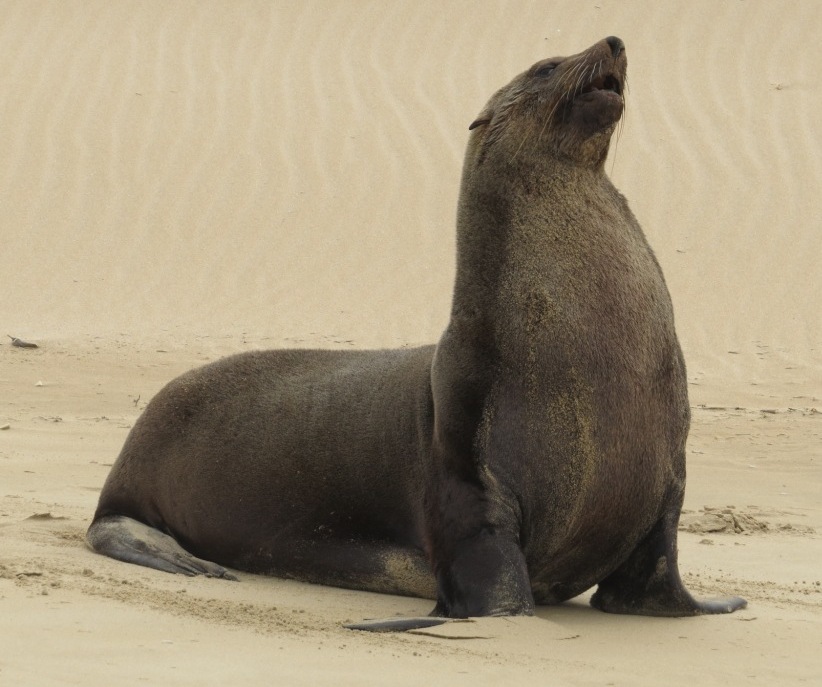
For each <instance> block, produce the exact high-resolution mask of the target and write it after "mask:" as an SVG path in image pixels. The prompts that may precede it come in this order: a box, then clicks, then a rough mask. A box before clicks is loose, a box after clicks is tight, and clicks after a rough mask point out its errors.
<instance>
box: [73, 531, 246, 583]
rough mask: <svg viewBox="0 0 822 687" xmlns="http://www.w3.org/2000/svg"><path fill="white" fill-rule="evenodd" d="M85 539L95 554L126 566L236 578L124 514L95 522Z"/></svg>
mask: <svg viewBox="0 0 822 687" xmlns="http://www.w3.org/2000/svg"><path fill="white" fill-rule="evenodd" d="M86 540H87V541H88V543H89V545H90V546H91V548H92V549H94V550H95V551H97V553H102V554H105V555H106V556H111V557H112V558H116V559H117V560H120V561H125V562H126V563H136V564H137V565H145V566H146V567H148V568H155V569H157V570H163V571H164V572H170V573H180V574H182V575H189V576H191V575H205V576H206V577H221V578H223V579H225V580H236V579H237V578H236V577H234V575H232V574H231V573H230V572H228V570H226V569H225V568H223V567H222V566H220V565H217V564H216V563H211V562H209V561H204V560H202V559H201V558H197V557H196V556H192V555H191V554H190V553H189V552H188V551H186V550H185V549H184V548H183V547H181V546H180V545H179V544H178V543H177V542H176V541H175V540H174V539H173V538H172V537H170V536H169V535H167V534H163V533H162V532H160V531H159V530H156V529H154V528H153V527H149V526H148V525H146V524H144V523H142V522H139V521H138V520H133V519H132V518H128V517H126V516H124V515H106V516H104V517H102V518H100V519H99V520H96V521H94V522H93V523H92V524H91V527H89V528H88V532H87V533H86Z"/></svg>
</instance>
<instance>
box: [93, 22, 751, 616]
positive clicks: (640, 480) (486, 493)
mask: <svg viewBox="0 0 822 687" xmlns="http://www.w3.org/2000/svg"><path fill="white" fill-rule="evenodd" d="M625 68H626V59H625V51H624V46H623V44H622V42H621V41H620V40H619V39H618V38H614V37H611V38H608V39H606V40H604V41H601V42H600V43H597V44H596V45H594V46H592V47H591V48H589V49H588V50H586V51H585V52H583V53H580V54H579V55H576V56H573V57H570V58H556V59H553V60H546V61H544V62H540V63H538V64H536V65H534V67H532V68H531V69H530V70H528V71H527V72H525V73H524V74H521V75H520V76H519V77H517V78H516V79H515V80H514V81H513V82H512V83H511V84H509V85H508V86H506V87H505V88H503V89H502V90H500V91H499V92H498V93H497V94H496V95H495V96H494V97H493V98H492V99H491V101H490V102H489V103H488V105H487V106H486V108H485V110H484V111H483V112H482V114H481V115H480V117H479V118H478V119H477V121H475V122H474V124H472V126H471V128H472V129H473V130H474V132H473V134H472V136H471V140H470V142H469V145H468V151H467V153H466V160H465V166H464V169H463V183H462V190H461V195H460V203H459V213H458V250H457V276H456V285H455V289H454V298H453V305H452V312H451V318H450V322H449V325H448V327H447V329H446V331H445V333H444V334H443V336H442V339H441V340H440V342H439V344H438V345H437V347H436V348H434V347H422V348H417V349H405V350H397V351H361V352H335V351H270V352H262V353H248V354H243V355H239V356H235V357H232V358H228V359H225V360H223V361H220V362H217V363H214V364H212V365H208V366H206V367H203V368H200V369H198V370H194V371H192V372H189V373H187V374H185V375H183V376H181V377H179V378H178V379H176V380H174V381H173V382H171V383H170V384H169V385H168V386H167V387H166V388H165V389H163V390H162V391H161V392H160V393H159V394H158V395H157V397H156V398H155V399H154V400H153V401H152V402H151V404H150V405H149V407H148V408H147V409H146V411H145V413H144V415H143V416H142V417H141V418H140V419H139V420H138V422H137V424H136V425H135V427H134V429H133V430H132V432H131V434H130V435H129V438H128V439H127V441H126V444H125V446H124V447H123V451H122V453H121V455H120V457H119V459H118V460H117V462H116V463H115V465H114V467H113V469H112V472H111V475H110V476H109V479H108V481H107V482H106V485H105V487H104V489H103V492H102V494H101V497H100V504H99V506H98V510H97V513H96V515H95V519H94V522H93V523H92V525H91V527H90V529H89V535H88V539H89V542H90V543H91V545H92V546H93V547H94V548H95V549H96V550H98V551H100V552H102V553H106V554H108V555H110V556H113V557H115V558H120V559H123V560H128V561H132V562H136V563H141V564H143V565H148V566H151V567H156V568H160V569H163V570H169V571H174V572H186V573H190V574H191V573H204V574H209V575H215V576H224V577H226V576H230V575H229V573H227V571H226V570H225V569H224V568H223V567H222V566H223V565H226V566H231V567H235V568H238V569H241V570H246V571H252V572H262V573H268V574H274V575H280V576H285V577H293V578H297V579H302V580H307V581H311V582H320V583H325V584H333V585H339V586H345V587H351V588H355V589H367V590H372V591H381V592H395V593H401V594H411V595H418V596H430V597H436V599H437V606H436V608H435V611H434V612H435V613H436V614H439V615H446V616H451V617H463V616H468V615H494V614H523V613H532V612H533V608H534V603H535V602H536V603H554V602H559V601H562V600H564V599H567V598H570V597H572V596H575V595H576V594H579V593H580V592H582V591H584V590H586V589H588V588H590V587H592V586H593V585H598V590H597V592H596V594H595V595H594V597H593V598H592V603H593V605H595V606H597V607H598V608H601V609H603V610H606V611H612V612H624V613H640V614H650V615H692V614H696V613H703V612H708V613H716V612H728V611H732V610H735V609H737V608H740V607H742V606H744V604H745V602H744V601H743V600H742V599H738V598H730V599H725V600H717V601H703V602H698V601H696V600H694V599H693V598H692V597H691V596H690V595H689V594H688V592H687V591H686V590H685V589H684V587H683V586H682V583H681V581H680V578H679V574H678V571H677V558H676V527H677V522H678V519H679V511H680V507H681V504H682V498H683V494H684V485H685V440H686V436H687V432H688V422H689V410H688V398H687V384H686V377H685V365H684V362H683V359H682V354H681V351H680V348H679V344H678V342H677V339H676V334H675V331H674V324H673V312H672V307H671V302H670V297H669V295H668V291H667V288H666V286H665V281H664V279H663V277H662V273H661V271H660V269H659V265H658V263H657V262H656V259H655V258H654V255H653V253H652V251H651V249H650V248H649V246H648V244H647V242H646V240H645V237H644V235H643V233H642V230H641V229H640V227H639V225H638V223H637V221H636V219H635V218H634V216H633V214H632V213H631V211H630V210H629V208H628V206H627V203H626V202H625V200H624V198H623V197H622V196H621V195H620V194H619V193H618V192H617V191H616V189H614V187H613V185H612V184H611V182H610V181H609V180H608V178H607V177H606V176H605V173H604V170H603V165H604V160H605V157H606V155H607V151H608V145H609V142H610V138H611V135H612V133H613V131H614V127H615V125H616V123H617V122H618V120H619V118H620V116H621V114H622V110H623V101H622V89H623V84H624V79H625ZM192 554H193V555H192ZM195 556H196V557H195ZM210 561H216V562H217V563H212V562H210Z"/></svg>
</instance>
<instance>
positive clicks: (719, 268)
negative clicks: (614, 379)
mask: <svg viewBox="0 0 822 687" xmlns="http://www.w3.org/2000/svg"><path fill="white" fill-rule="evenodd" d="M820 25H822V4H820V3H818V2H815V1H814V0H805V1H800V0H794V1H792V2H787V3H771V2H765V1H759V2H754V1H749V2H745V3H731V2H727V3H718V2H714V1H713V0H696V1H694V2H690V3H687V4H682V3H651V2H633V3H604V2H603V3H598V4H592V5H590V6H586V7H584V8H583V7H580V6H579V5H578V3H574V2H570V0H566V1H564V2H555V3H551V4H550V5H549V6H546V5H545V4H544V3H537V2H499V3H475V2H467V1H465V2H448V3H437V4H436V5H433V4H432V5H430V6H429V5H426V3H422V4H420V3H419V2H414V3H412V2H390V3H386V2H366V1H360V0H358V1H352V2H327V1H316V2H280V3H269V2H262V1H253V0H238V1H237V2H231V3H228V2H174V3H168V2H160V1H159V0H148V1H147V2H139V3H138V2H118V3H110V2H100V1H98V0H89V1H86V2H62V3H50V2H43V1H36V0H32V1H30V2H15V1H8V2H4V3H3V12H2V16H0V127H2V136H0V181H2V184H3V213H2V217H0V232H2V234H1V235H2V239H3V250H2V253H0V270H2V278H3V298H2V303H0V316H2V321H4V322H6V323H8V324H9V326H11V327H13V328H14V329H15V330H16V331H17V332H19V333H20V334H21V335H23V334H25V335H27V336H31V337H32V338H37V337H40V338H44V337H45V338H48V337H71V336H82V335H86V334H90V333H100V334H123V335H125V336H129V337H131V336H142V335H151V333H152V332H164V331H165V332H170V333H174V332H177V333H180V332H188V333H192V334H194V335H201V334H203V333H204V332H212V333H221V334H235V335H236V334H241V333H243V332H249V333H252V334H255V335H258V336H263V335H265V336H269V337H271V338H272V339H273V340H275V341H281V342H282V341H284V340H285V339H286V338H288V337H307V338H308V339H309V340H310V339H311V337H312V336H319V333H322V332H325V333H327V334H328V335H333V336H337V338H336V339H333V340H332V341H337V342H345V341H355V342H356V345H387V346H393V345H399V344H402V343H406V342H418V341H428V340H433V339H435V338H436V336H437V335H438V333H439V331H440V330H441V328H442V326H443V324H444V322H445V319H446V317H447V310H448V303H449V298H450V289H451V279H452V274H453V249H454V240H453V218H454V214H455V203H456V198H457V193H458V184H459V168H460V163H461V157H462V151H463V149H464V145H465V141H466V139H467V136H468V131H467V125H468V124H469V123H470V122H471V120H472V118H473V116H474V115H475V114H476V113H477V112H478V111H479V110H480V108H481V107H482V105H483V104H484V102H485V100H486V99H487V97H488V96H489V95H490V94H491V92H492V91H493V90H494V89H495V88H497V87H498V86H500V85H501V84H502V83H504V82H506V81H507V80H508V79H509V78H511V76H512V75H513V74H515V73H517V72H518V71H520V70H521V69H523V68H524V67H526V66H527V65H529V64H530V63H531V62H533V61H534V60H536V59H538V58H541V57H545V56H548V55H553V54H562V53H565V52H571V51H576V50H577V49H580V48H582V47H584V46H586V45H588V44H590V43H591V42H592V41H593V40H596V39H598V38H600V37H602V36H605V35H608V34H617V35H620V36H621V37H622V38H623V39H624V40H625V41H626V43H627V46H628V51H629V59H630V62H631V66H630V70H629V71H630V92H629V101H628V112H627V121H626V124H625V127H624V130H623V132H622V135H621V137H620V139H619V142H618V145H617V147H616V150H615V155H613V156H612V160H611V161H610V162H609V163H608V164H609V169H610V171H611V173H612V175H613V177H614V179H615V181H616V182H617V184H618V185H619V186H620V188H622V189H623V190H624V192H625V194H626V195H627V196H628V198H629V199H630V201H631V203H632V206H633V207H634V209H635V212H636V213H637V215H638V216H639V218H640V221H641V222H642V223H643V226H644V227H645V228H646V231H647V233H648V235H649V239H650V240H651V243H652V244H653V246H654V247H655V249H656V252H657V254H658V256H659V259H660V262H661V263H662V264H663V267H664V269H665V271H666V275H667V278H668V281H669V284H670V286H671V290H672V292H673V295H674V301H675V305H676V309H677V314H678V322H679V329H680V332H681V336H682V339H683V342H684V344H685V347H686V353H687V355H688V358H689V360H690V361H693V362H692V365H691V367H692V370H694V371H695V374H711V371H712V370H723V369H724V370H725V372H728V371H729V370H730V373H731V374H732V375H736V376H737V377H738V380H737V381H739V382H740V383H746V380H747V377H746V375H750V365H748V364H747V363H755V364H756V365H759V364H760V363H761V362H763V358H764V359H765V360H764V366H763V365H759V367H758V368H757V369H759V370H766V368H767V370H766V371H765V372H762V374H763V375H765V376H767V375H770V376H772V377H773V376H774V375H777V373H778V371H779V370H783V369H784V368H785V367H793V368H794V369H800V370H802V371H803V374H805V373H807V371H808V370H811V371H812V372H815V373H816V374H819V369H820V366H821V365H822V363H821V362H820V348H822V323H820V310H822V309H820V308H819V299H818V296H815V292H816V291H817V290H818V288H817V287H818V284H819V283H820V278H822V274H820V271H822V267H820V265H822V249H821V248H820V238H819V237H820V228H821V227H820V219H819V218H820V216H822V211H821V210H822V208H821V207H820V205H821V204H822V201H820V194H819V188H821V187H822V149H821V148H822V143H821V142H820V136H819V117H818V113H819V112H820V111H822V97H821V96H820V87H819V85H818V79H817V78H815V73H814V68H815V66H816V65H818V64H819V62H820V59H819V58H820V57H822V55H820V46H819V42H818V41H817V40H816V39H815V37H813V36H811V35H810V33H809V32H810V31H811V29H810V27H815V26H820ZM729 350H734V351H736V353H737V354H738V355H742V356H748V359H747V363H746V364H745V365H741V366H740V365H739V362H738V359H734V360H730V359H729V358H728V355H729V354H728V353H727V351H729ZM729 366H730V367H729ZM706 371H707V372H706ZM755 374H760V373H759V372H756V373H755ZM797 374H798V373H797Z"/></svg>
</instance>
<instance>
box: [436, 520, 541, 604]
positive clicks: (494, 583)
mask: <svg viewBox="0 0 822 687" xmlns="http://www.w3.org/2000/svg"><path fill="white" fill-rule="evenodd" d="M533 614H534V596H533V593H532V592H531V582H530V579H529V577H528V568H527V566H526V564H525V557H524V556H523V554H522V551H521V550H520V548H519V546H518V545H517V543H516V542H515V541H514V540H513V539H510V538H508V537H506V536H504V535H502V534H499V533H495V532H492V531H490V530H488V529H483V530H481V531H480V532H479V533H477V534H476V535H474V536H472V537H469V538H467V539H464V540H462V541H458V542H456V543H455V544H454V548H453V556H452V557H450V560H449V561H447V562H446V563H442V564H440V566H439V569H438V570H437V606H436V608H435V609H434V611H433V612H432V615H440V616H447V617H449V618H469V617H477V616H500V615H533Z"/></svg>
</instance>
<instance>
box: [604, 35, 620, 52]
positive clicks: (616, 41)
mask: <svg viewBox="0 0 822 687" xmlns="http://www.w3.org/2000/svg"><path fill="white" fill-rule="evenodd" d="M605 42H606V43H607V44H608V45H610V46H611V55H612V56H613V57H619V53H621V52H622V51H623V50H625V43H623V42H622V39H621V38H617V37H616V36H608V38H606V39H605Z"/></svg>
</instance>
